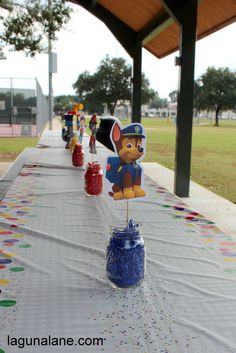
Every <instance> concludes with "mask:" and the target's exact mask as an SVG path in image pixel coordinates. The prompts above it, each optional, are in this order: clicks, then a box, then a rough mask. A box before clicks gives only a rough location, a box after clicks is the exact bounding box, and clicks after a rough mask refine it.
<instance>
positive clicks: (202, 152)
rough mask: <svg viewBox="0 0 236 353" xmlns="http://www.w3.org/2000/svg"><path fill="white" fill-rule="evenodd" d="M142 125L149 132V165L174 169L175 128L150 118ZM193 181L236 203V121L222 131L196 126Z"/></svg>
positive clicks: (206, 125)
mask: <svg viewBox="0 0 236 353" xmlns="http://www.w3.org/2000/svg"><path fill="white" fill-rule="evenodd" d="M201 122H202V120H201ZM142 123H143V125H144V126H145V128H146V131H147V153H146V158H145V162H158V163H160V164H162V165H164V166H166V167H168V168H170V169H174V160H175V138H176V128H175V125H174V124H173V123H172V122H170V121H169V122H167V121H166V120H163V119H148V118H146V119H145V118H144V119H143V120H142ZM191 179H192V180H193V181H195V182H197V183H198V184H200V185H202V186H204V187H206V188H208V189H210V190H212V191H213V192H215V193H217V194H219V195H221V196H223V197H224V198H226V199H228V200H230V201H232V202H234V203H236V188H235V185H236V121H221V122H220V127H214V126H212V125H211V122H207V120H205V121H204V124H202V125H194V126H193V141H192V167H191Z"/></svg>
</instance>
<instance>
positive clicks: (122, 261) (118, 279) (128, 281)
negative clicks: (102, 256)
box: [106, 220, 145, 288]
mask: <svg viewBox="0 0 236 353" xmlns="http://www.w3.org/2000/svg"><path fill="white" fill-rule="evenodd" d="M138 228H139V225H138V224H135V223H134V222H133V221H132V220H130V221H129V223H128V225H127V226H126V227H124V228H121V227H115V228H113V229H112V235H111V238H110V241H109V245H108V247H107V265H106V271H107V276H108V278H109V280H110V281H111V282H112V283H113V284H114V285H115V286H117V287H120V288H127V287H132V286H136V285H138V284H140V283H141V282H142V280H143V279H144V274H145V246H144V241H143V238H142V237H141V235H140V234H139V229H138Z"/></svg>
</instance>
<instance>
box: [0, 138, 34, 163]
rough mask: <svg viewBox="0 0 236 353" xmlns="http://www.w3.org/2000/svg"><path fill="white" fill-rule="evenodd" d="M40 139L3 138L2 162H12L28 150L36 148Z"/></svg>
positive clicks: (0, 150)
mask: <svg viewBox="0 0 236 353" xmlns="http://www.w3.org/2000/svg"><path fill="white" fill-rule="evenodd" d="M37 143H38V137H1V138H0V162H11V161H14V159H15V158H16V157H17V156H18V155H19V154H20V153H21V152H22V151H23V150H24V149H25V148H26V147H34V146H36V145H37Z"/></svg>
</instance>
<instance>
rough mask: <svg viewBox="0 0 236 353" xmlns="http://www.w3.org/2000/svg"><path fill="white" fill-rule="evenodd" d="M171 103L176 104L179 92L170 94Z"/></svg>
mask: <svg viewBox="0 0 236 353" xmlns="http://www.w3.org/2000/svg"><path fill="white" fill-rule="evenodd" d="M169 97H170V101H171V103H176V102H177V97H178V91H176V90H174V91H171V92H170V93H169Z"/></svg>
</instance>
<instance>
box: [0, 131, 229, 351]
mask: <svg viewBox="0 0 236 353" xmlns="http://www.w3.org/2000/svg"><path fill="white" fill-rule="evenodd" d="M88 142H89V141H88V138H86V137H85V138H84V140H83V145H84V150H85V161H86V162H88V161H91V154H89V152H88ZM97 152H98V153H97V156H96V158H97V159H98V160H99V161H100V162H101V164H102V166H103V167H105V161H106V158H107V156H108V155H110V152H109V151H108V150H107V149H106V148H105V147H103V146H101V145H99V144H98V148H97ZM1 188H2V189H1V190H2V192H3V194H4V196H3V197H2V200H1V202H0V352H1V353H3V352H4V353H17V352H30V353H36V352H42V353H44V352H45V353H48V352H50V353H52V352H54V351H55V352H59V353H60V352H63V353H64V352H71V353H75V352H85V353H96V352H107V353H108V352H109V353H111V352H114V353H155V352H157V353H231V352H232V353H235V352H236V335H235V329H236V323H235V317H234V313H235V312H236V280H235V276H236V243H235V241H234V240H233V238H232V237H230V236H229V235H226V234H224V233H223V232H222V231H221V230H220V229H219V228H218V227H217V226H216V225H215V224H214V222H212V221H210V220H208V219H206V218H205V217H204V216H203V215H201V214H199V213H197V212H195V211H194V210H191V209H190V208H189V207H188V206H187V205H186V204H185V203H183V202H182V200H181V199H179V198H178V197H176V196H175V195H174V194H172V193H170V192H169V191H168V190H166V189H165V188H163V187H162V186H161V185H158V184H156V183H155V182H154V181H153V180H152V179H151V178H150V177H149V176H148V175H145V189H146V191H147V196H146V197H145V198H143V199H138V200H133V201H129V208H130V218H132V219H134V220H135V221H137V222H139V223H141V224H142V235H143V238H144V240H145V244H146V255H147V256H146V276H145V280H144V281H143V283H142V284H141V285H140V286H137V287H134V288H128V289H116V288H114V287H112V286H111V284H110V283H109V281H108V279H107V276H106V271H105V266H106V246H107V244H108V238H109V232H110V227H111V225H117V224H120V222H122V221H123V220H125V216H126V208H125V202H114V201H113V200H112V198H111V197H109V196H108V195H107V193H106V190H105V188H104V192H103V193H102V194H101V195H100V196H97V197H89V196H87V195H86V193H85V191H84V168H75V167H73V166H72V163H71V153H70V151H69V150H66V149H65V148H64V142H63V141H62V139H61V136H60V132H59V131H58V132H53V131H52V132H51V131H48V132H47V133H45V134H44V135H43V137H42V138H41V140H40V142H39V145H38V147H37V148H32V149H27V150H26V151H25V152H24V153H23V154H22V155H21V156H20V157H19V158H18V159H17V160H16V162H15V163H14V165H13V166H12V168H11V169H10V170H9V172H8V173H7V174H5V175H4V176H3V178H2V180H1Z"/></svg>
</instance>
